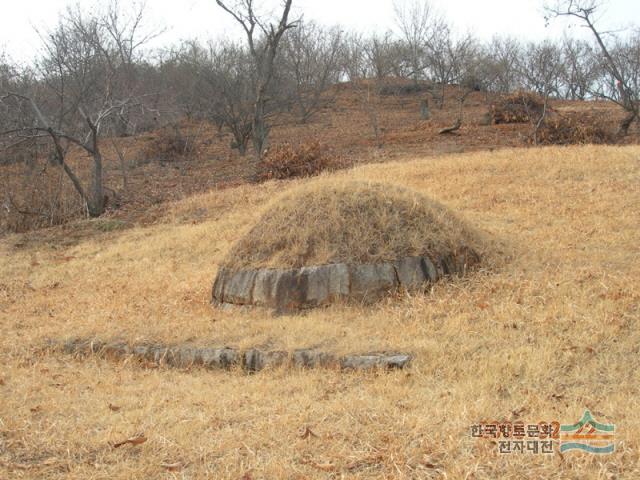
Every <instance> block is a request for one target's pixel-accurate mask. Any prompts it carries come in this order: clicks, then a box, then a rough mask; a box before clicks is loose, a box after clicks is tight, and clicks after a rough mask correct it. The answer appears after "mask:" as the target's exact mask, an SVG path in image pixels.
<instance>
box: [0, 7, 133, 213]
mask: <svg viewBox="0 0 640 480" xmlns="http://www.w3.org/2000/svg"><path fill="white" fill-rule="evenodd" d="M112 13H113V11H112V10H107V13H106V14H105V13H101V12H91V13H88V14H87V13H85V12H83V11H81V10H80V8H79V7H76V8H70V9H68V10H67V11H66V12H65V13H64V14H63V15H62V16H61V17H60V20H59V23H58V25H57V26H56V27H55V29H54V30H52V31H50V32H47V33H46V34H44V33H43V34H41V39H42V50H43V51H42V54H41V56H40V58H39V60H38V62H37V67H36V73H37V75H36V76H35V77H34V78H33V79H32V82H31V84H30V85H28V86H27V87H25V88H22V89H20V90H18V91H9V92H5V93H4V94H2V95H1V101H2V103H3V104H4V105H5V108H7V109H8V111H9V113H10V116H11V118H12V120H13V125H12V127H11V128H9V129H5V130H4V131H3V132H2V134H3V136H5V137H9V138H11V139H17V140H18V141H22V140H25V139H45V138H46V139H48V140H49V141H50V142H51V145H52V146H53V148H54V152H55V161H56V162H57V163H58V164H59V165H60V166H61V167H62V169H63V171H64V172H65V174H66V176H67V177H68V178H69V180H70V181H71V183H72V184H73V186H74V188H75V190H76V191H77V193H78V194H79V195H80V197H81V198H82V200H83V202H84V204H85V206H86V210H87V213H88V214H89V215H90V216H92V217H96V216H99V215H101V214H102V213H103V212H104V210H105V203H106V202H105V201H106V199H105V194H104V182H103V154H102V148H101V146H102V145H101V139H102V137H103V136H104V135H105V133H106V130H107V129H108V122H109V120H110V119H111V118H113V117H114V116H116V115H121V114H123V113H124V112H126V111H127V109H129V108H131V106H132V105H133V104H134V103H136V102H134V98H133V97H132V96H131V94H130V92H126V94H125V92H119V94H118V92H117V90H116V88H115V86H116V85H117V84H118V78H119V74H120V73H121V71H122V69H121V68H120V67H121V63H120V62H117V63H116V62H115V60H114V59H115V58H116V57H117V54H116V50H117V49H118V43H117V42H116V41H115V40H114V38H113V37H112V35H111V34H110V33H109V31H108V28H107V27H106V25H107V24H108V18H109V15H110V14H112ZM123 30H124V29H123ZM123 30H121V31H123ZM134 35H135V33H134ZM141 45H142V43H140V42H135V45H134V48H133V49H132V50H131V51H130V53H131V54H133V52H134V51H135V49H136V48H138V47H139V46H141ZM74 148H75V149H79V150H80V151H83V152H84V153H85V154H87V155H88V156H89V158H91V160H92V161H91V167H90V180H89V182H88V185H87V184H85V183H84V182H83V180H82V175H81V173H80V172H79V171H77V170H75V169H74V168H73V167H72V166H71V165H70V164H69V163H68V162H67V155H68V153H69V152H70V151H71V150H72V149H74Z"/></svg>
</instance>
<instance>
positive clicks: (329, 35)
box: [282, 22, 342, 123]
mask: <svg viewBox="0 0 640 480" xmlns="http://www.w3.org/2000/svg"><path fill="white" fill-rule="evenodd" d="M341 48H342V32H341V31H340V30H339V29H337V28H332V29H328V30H327V29H323V28H322V27H320V26H318V25H317V24H315V23H313V22H301V23H300V25H299V26H298V28H296V29H294V30H292V31H291V32H290V33H289V35H287V37H285V39H284V43H283V48H282V57H283V58H282V61H283V68H282V71H283V75H284V76H286V77H288V78H289V79H291V80H293V82H294V86H293V89H292V90H293V91H292V93H293V101H294V103H295V105H296V107H297V110H298V112H299V115H300V121H301V122H302V123H306V122H307V121H308V120H309V119H310V118H311V117H312V116H313V114H314V113H316V112H317V111H318V110H319V109H320V107H321V106H322V101H321V100H322V96H323V94H324V93H325V92H326V91H327V89H328V87H329V86H331V85H332V84H335V83H336V82H337V81H338V80H339V78H340V66H339V63H340V52H341Z"/></svg>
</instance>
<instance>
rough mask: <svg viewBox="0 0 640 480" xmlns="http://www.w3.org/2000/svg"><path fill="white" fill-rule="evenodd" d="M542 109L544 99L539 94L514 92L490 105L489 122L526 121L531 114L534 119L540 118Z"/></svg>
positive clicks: (496, 123)
mask: <svg viewBox="0 0 640 480" xmlns="http://www.w3.org/2000/svg"><path fill="white" fill-rule="evenodd" d="M543 111H544V100H543V99H542V98H541V97H540V96H538V95H536V94H535V93H532V92H515V93H513V94H511V95H507V96H504V97H502V98H501V99H500V100H499V101H497V102H496V103H494V104H493V105H491V122H492V123H493V124H494V125H498V124H501V123H527V122H529V121H531V116H532V115H533V119H534V120H537V119H538V118H540V117H541V116H542V112H543ZM536 117H537V118H536Z"/></svg>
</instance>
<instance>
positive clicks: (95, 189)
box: [87, 151, 105, 218]
mask: <svg viewBox="0 0 640 480" xmlns="http://www.w3.org/2000/svg"><path fill="white" fill-rule="evenodd" d="M104 208H105V204H104V188H103V185H102V154H101V153H100V151H95V152H94V153H93V182H92V185H91V198H90V201H88V202H87V210H88V211H89V216H90V217H92V218H95V217H99V216H100V215H102V214H103V213H104Z"/></svg>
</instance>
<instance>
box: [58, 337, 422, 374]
mask: <svg viewBox="0 0 640 480" xmlns="http://www.w3.org/2000/svg"><path fill="white" fill-rule="evenodd" d="M49 347H51V348H53V349H55V350H60V351H62V352H63V353H66V354H69V355H79V356H85V355H99V356H103V357H110V358H117V359H124V358H135V359H137V360H140V361H143V362H147V363H151V364H153V365H156V366H167V367H174V368H190V367H194V366H200V367H203V368H207V369H231V368H234V367H240V368H242V369H243V370H244V371H246V372H258V371H261V370H264V369H266V368H276V367H284V366H292V367H299V368H318V367H323V368H340V369H345V370H372V369H396V368H397V369H400V368H404V367H406V366H408V365H409V363H410V361H411V355H409V354H405V353H370V354H363V355H344V356H336V355H333V354H331V353H327V352H322V351H318V350H315V349H300V350H295V351H294V352H292V353H291V354H289V353H288V352H284V351H262V350H258V349H250V350H246V351H240V350H237V349H233V348H207V347H195V346H190V345H183V346H166V345H159V344H151V345H150V344H139V345H129V344H128V343H126V342H119V341H117V342H103V341H100V340H95V339H73V340H67V341H64V342H55V341H53V342H50V344H49Z"/></svg>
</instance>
